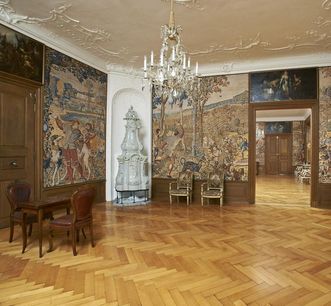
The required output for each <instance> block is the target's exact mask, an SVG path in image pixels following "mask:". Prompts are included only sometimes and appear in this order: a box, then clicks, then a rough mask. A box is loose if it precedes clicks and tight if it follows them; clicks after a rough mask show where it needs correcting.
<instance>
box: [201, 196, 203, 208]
mask: <svg viewBox="0 0 331 306" xmlns="http://www.w3.org/2000/svg"><path fill="white" fill-rule="evenodd" d="M201 206H203V197H201Z"/></svg>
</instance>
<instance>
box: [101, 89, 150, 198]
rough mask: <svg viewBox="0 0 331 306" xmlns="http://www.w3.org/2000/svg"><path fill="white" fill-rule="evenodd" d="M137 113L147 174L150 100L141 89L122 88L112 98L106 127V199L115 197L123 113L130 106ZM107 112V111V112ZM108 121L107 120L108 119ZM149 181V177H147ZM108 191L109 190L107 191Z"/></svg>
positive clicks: (122, 132)
mask: <svg viewBox="0 0 331 306" xmlns="http://www.w3.org/2000/svg"><path fill="white" fill-rule="evenodd" d="M131 105H132V106H133V108H134V110H135V111H136V112H137V113H138V116H139V118H140V119H141V123H142V126H141V128H140V130H139V139H140V141H141V143H142V144H143V146H144V148H143V150H142V153H143V154H144V155H147V156H148V159H149V176H150V173H151V171H150V168H151V165H150V162H151V107H150V101H148V100H147V99H146V95H144V94H143V93H142V92H141V91H139V90H137V89H134V88H123V89H120V90H118V91H117V92H116V93H115V94H114V95H113V98H112V101H111V108H110V116H111V120H110V129H109V127H108V128H107V131H108V136H107V142H108V141H109V142H110V146H108V148H109V147H110V152H109V151H108V153H107V154H110V158H109V155H108V160H109V161H110V171H108V173H107V183H106V188H107V200H113V199H115V197H116V191H115V178H116V174H117V170H118V163H117V156H119V155H120V154H121V152H122V151H121V143H122V141H123V139H124V136H125V124H126V123H125V120H123V118H124V117H125V114H126V113H127V111H128V109H129V108H130V106H131ZM108 114H109V112H108ZM108 122H109V121H108ZM149 181H150V179H149ZM109 191H110V192H109Z"/></svg>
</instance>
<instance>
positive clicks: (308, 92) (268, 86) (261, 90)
mask: <svg viewBox="0 0 331 306" xmlns="http://www.w3.org/2000/svg"><path fill="white" fill-rule="evenodd" d="M311 99H317V73H316V69H315V68H309V69H291V70H279V71H269V72H258V73H252V74H251V75H250V101H251V102H265V101H291V100H311Z"/></svg>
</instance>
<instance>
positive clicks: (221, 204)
mask: <svg viewBox="0 0 331 306" xmlns="http://www.w3.org/2000/svg"><path fill="white" fill-rule="evenodd" d="M220 206H223V197H220Z"/></svg>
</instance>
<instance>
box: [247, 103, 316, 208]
mask: <svg viewBox="0 0 331 306" xmlns="http://www.w3.org/2000/svg"><path fill="white" fill-rule="evenodd" d="M299 108H309V109H310V110H311V133H312V146H311V150H312V152H311V153H312V156H311V182H310V206H312V207H318V194H317V190H318V173H319V165H318V158H319V157H318V154H319V103H318V100H302V101H281V102H265V103H261V102H260V103H251V102H250V103H249V106H248V143H249V156H248V188H249V203H250V204H255V195H256V166H255V165H256V111H257V110H275V109H299Z"/></svg>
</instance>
